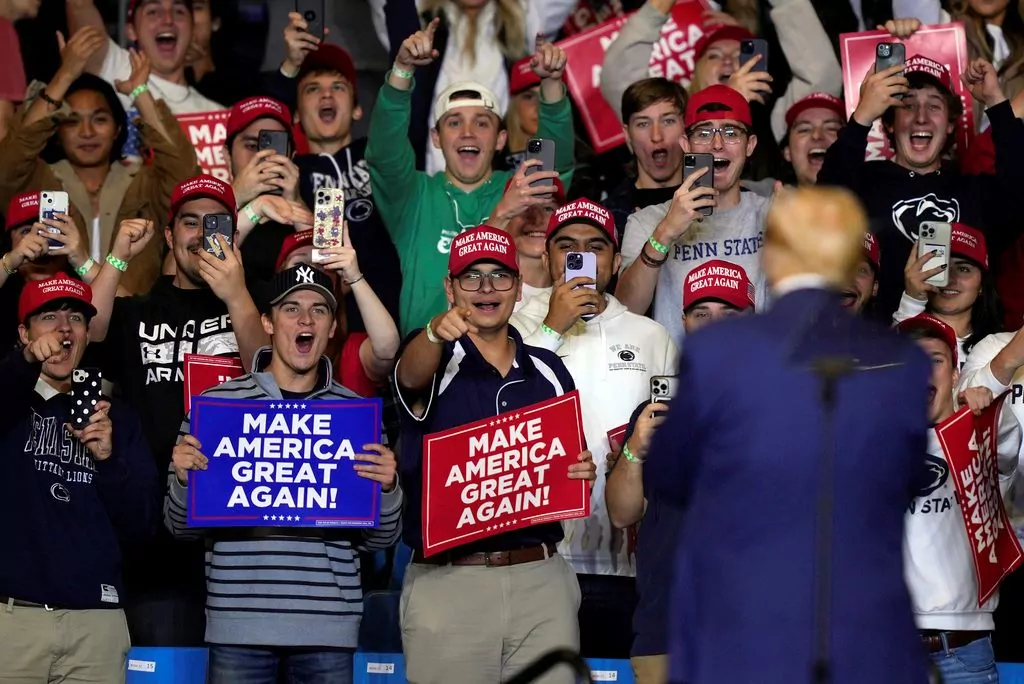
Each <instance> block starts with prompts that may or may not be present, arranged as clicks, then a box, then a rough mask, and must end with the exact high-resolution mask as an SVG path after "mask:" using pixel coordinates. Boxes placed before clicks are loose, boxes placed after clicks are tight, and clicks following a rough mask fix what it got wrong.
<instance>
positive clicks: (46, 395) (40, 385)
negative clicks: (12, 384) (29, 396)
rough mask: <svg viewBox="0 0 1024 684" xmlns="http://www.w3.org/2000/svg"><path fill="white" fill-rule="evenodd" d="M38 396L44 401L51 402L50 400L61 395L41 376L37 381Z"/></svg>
mask: <svg viewBox="0 0 1024 684" xmlns="http://www.w3.org/2000/svg"><path fill="white" fill-rule="evenodd" d="M36 394H38V395H39V396H41V397H42V398H43V401H50V399H53V398H54V397H55V396H57V395H58V394H60V392H58V391H57V390H55V389H53V387H52V386H51V385H50V384H49V383H48V382H46V381H45V380H43V376H41V375H40V376H39V379H38V380H36Z"/></svg>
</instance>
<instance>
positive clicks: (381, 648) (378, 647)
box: [359, 591, 402, 653]
mask: <svg viewBox="0 0 1024 684" xmlns="http://www.w3.org/2000/svg"><path fill="white" fill-rule="evenodd" d="M401 596H402V593H401V592H400V591H371V592H368V593H367V594H366V595H364V596H363V621H362V623H361V624H360V625H359V649H360V650H361V651H368V652H373V653H401V652H402V630H401V627H399V614H398V606H399V601H400V600H401Z"/></svg>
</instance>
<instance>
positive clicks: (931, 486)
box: [917, 454, 949, 498]
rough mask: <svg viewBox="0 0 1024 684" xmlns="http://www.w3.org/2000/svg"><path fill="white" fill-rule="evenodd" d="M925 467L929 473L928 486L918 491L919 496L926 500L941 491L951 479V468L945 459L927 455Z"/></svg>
mask: <svg viewBox="0 0 1024 684" xmlns="http://www.w3.org/2000/svg"><path fill="white" fill-rule="evenodd" d="M924 466H925V469H926V470H927V471H928V479H927V482H928V484H926V485H925V486H923V487H921V489H919V490H918V492H917V496H918V497H920V498H924V497H926V496H928V495H929V494H931V493H932V492H934V491H935V490H937V489H939V488H940V487H942V485H944V484H946V480H948V479H949V466H948V465H947V464H946V461H945V459H942V458H939V457H938V456H932V455H931V454H925V455H924Z"/></svg>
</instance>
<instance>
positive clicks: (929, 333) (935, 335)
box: [900, 326, 956, 356]
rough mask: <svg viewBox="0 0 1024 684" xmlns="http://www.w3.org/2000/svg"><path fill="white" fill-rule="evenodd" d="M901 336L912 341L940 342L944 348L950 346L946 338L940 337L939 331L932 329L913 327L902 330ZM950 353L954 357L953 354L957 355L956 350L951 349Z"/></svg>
mask: <svg viewBox="0 0 1024 684" xmlns="http://www.w3.org/2000/svg"><path fill="white" fill-rule="evenodd" d="M900 334H902V335H906V336H907V337H909V338H910V339H912V340H938V341H939V342H942V344H943V345H944V346H946V347H948V346H949V342H948V340H946V338H945V337H943V336H942V335H940V334H939V331H938V330H934V329H932V328H926V327H924V326H922V327H920V328H917V327H911V328H910V329H908V330H900ZM949 353H950V356H952V355H953V354H955V353H956V350H955V349H950V350H949Z"/></svg>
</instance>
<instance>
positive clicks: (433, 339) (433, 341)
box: [423, 322, 444, 344]
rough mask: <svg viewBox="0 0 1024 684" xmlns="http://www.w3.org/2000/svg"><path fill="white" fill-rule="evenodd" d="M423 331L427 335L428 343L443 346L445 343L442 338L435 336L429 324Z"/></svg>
mask: <svg viewBox="0 0 1024 684" xmlns="http://www.w3.org/2000/svg"><path fill="white" fill-rule="evenodd" d="M423 330H424V332H426V333H427V341H428V342H430V343H431V344H441V343H442V342H444V340H442V339H441V338H440V337H438V336H437V335H435V334H434V330H433V328H431V327H430V323H429V322H428V323H427V325H426V326H425V327H424V328H423Z"/></svg>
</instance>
